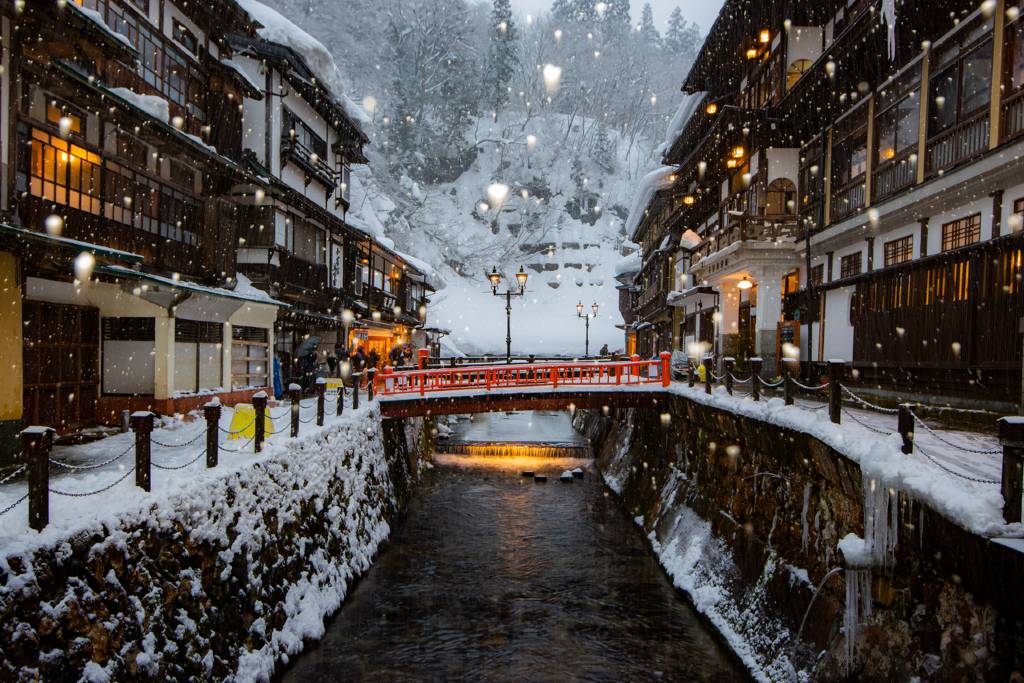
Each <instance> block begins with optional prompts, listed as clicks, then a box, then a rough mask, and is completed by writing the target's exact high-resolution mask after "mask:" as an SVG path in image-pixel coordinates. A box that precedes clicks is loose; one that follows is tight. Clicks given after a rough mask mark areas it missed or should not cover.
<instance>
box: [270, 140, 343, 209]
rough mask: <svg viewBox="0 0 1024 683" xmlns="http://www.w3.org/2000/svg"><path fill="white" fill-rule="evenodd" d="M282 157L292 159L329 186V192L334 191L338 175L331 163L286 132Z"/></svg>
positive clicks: (282, 141)
mask: <svg viewBox="0 0 1024 683" xmlns="http://www.w3.org/2000/svg"><path fill="white" fill-rule="evenodd" d="M281 158H282V159H284V160H286V161H291V162H292V163H294V164H295V165H296V166H298V167H299V168H301V169H302V170H304V171H305V172H306V174H307V175H309V176H310V177H312V178H314V179H315V180H317V181H319V182H320V183H321V184H323V186H324V187H326V188H327V190H328V194H331V193H333V192H334V189H335V184H336V183H335V178H336V175H335V173H334V171H333V170H332V169H331V166H330V164H328V163H327V160H326V159H324V158H323V157H322V156H320V155H318V154H315V153H314V152H313V150H311V149H309V148H308V147H306V146H305V145H303V144H301V143H300V142H298V141H297V140H293V139H291V136H289V135H287V133H285V134H284V135H282V136H281Z"/></svg>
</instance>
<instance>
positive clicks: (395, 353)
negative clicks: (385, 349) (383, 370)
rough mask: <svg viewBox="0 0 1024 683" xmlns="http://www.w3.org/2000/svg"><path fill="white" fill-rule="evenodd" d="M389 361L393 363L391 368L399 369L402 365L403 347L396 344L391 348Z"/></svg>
mask: <svg viewBox="0 0 1024 683" xmlns="http://www.w3.org/2000/svg"><path fill="white" fill-rule="evenodd" d="M388 359H390V361H391V367H393V368H397V367H398V366H399V365H402V347H401V346H399V345H398V344H395V345H394V346H392V347H391V353H389V354H388Z"/></svg>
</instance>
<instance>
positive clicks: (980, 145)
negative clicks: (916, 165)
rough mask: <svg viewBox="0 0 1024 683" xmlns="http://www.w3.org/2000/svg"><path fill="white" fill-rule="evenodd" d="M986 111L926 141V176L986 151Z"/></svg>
mask: <svg viewBox="0 0 1024 683" xmlns="http://www.w3.org/2000/svg"><path fill="white" fill-rule="evenodd" d="M988 127H989V120H988V109H984V110H982V111H981V112H980V113H978V114H975V115H974V116H973V117H971V118H969V119H967V120H966V121H963V122H961V123H959V124H957V125H955V126H953V127H951V128H949V129H948V130H944V131H942V132H941V133H939V134H938V135H936V136H934V137H933V138H932V139H931V140H929V141H928V145H927V148H926V149H927V152H928V157H927V159H928V174H929V175H934V174H936V173H939V172H940V171H946V170H949V169H950V168H953V167H954V166H956V165H957V164H960V163H962V162H964V161H967V160H969V159H971V158H973V157H975V156H977V155H979V154H981V153H982V152H984V151H985V150H987V149H988Z"/></svg>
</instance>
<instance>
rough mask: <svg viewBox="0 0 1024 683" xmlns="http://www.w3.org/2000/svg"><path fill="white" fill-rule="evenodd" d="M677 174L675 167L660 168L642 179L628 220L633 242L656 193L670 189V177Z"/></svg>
mask: <svg viewBox="0 0 1024 683" xmlns="http://www.w3.org/2000/svg"><path fill="white" fill-rule="evenodd" d="M675 172H676V167H675V166H659V167H658V168H656V169H654V170H653V171H651V172H650V173H648V174H647V175H645V176H644V177H643V178H641V179H640V182H639V184H638V185H637V192H636V197H635V198H634V199H633V205H632V206H631V207H630V209H629V216H628V217H627V218H626V234H627V235H629V238H630V239H631V240H632V239H634V235H635V234H636V230H637V228H638V227H639V226H640V221H641V220H643V217H644V212H645V211H646V210H647V207H648V205H649V204H650V203H651V199H653V198H654V193H655V192H657V191H658V190H664V189H665V188H667V187H670V186H671V185H672V181H671V180H670V177H671V176H672V174H674V173H675Z"/></svg>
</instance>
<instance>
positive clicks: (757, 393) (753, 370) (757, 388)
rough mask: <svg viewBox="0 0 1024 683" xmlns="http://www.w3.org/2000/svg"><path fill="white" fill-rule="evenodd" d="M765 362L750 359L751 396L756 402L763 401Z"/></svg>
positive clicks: (758, 359)
mask: <svg viewBox="0 0 1024 683" xmlns="http://www.w3.org/2000/svg"><path fill="white" fill-rule="evenodd" d="M763 365H764V361H762V360H761V359H760V358H757V357H754V358H751V359H750V396H751V398H753V399H754V400H755V401H760V400H761V368H762V366H763Z"/></svg>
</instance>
